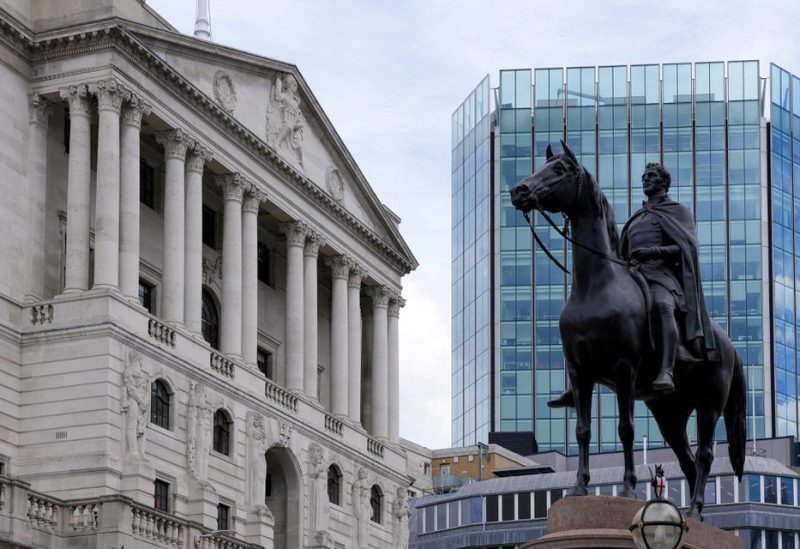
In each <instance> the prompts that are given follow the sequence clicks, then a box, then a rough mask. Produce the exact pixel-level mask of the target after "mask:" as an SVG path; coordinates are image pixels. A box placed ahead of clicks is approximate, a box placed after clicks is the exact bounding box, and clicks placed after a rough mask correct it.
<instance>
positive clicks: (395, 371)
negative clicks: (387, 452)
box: [388, 295, 406, 443]
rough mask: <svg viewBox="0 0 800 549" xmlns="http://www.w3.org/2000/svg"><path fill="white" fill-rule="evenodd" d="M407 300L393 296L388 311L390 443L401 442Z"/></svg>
mask: <svg viewBox="0 0 800 549" xmlns="http://www.w3.org/2000/svg"><path fill="white" fill-rule="evenodd" d="M405 304H406V300H405V299H403V298H402V297H400V296H399V295H395V296H392V299H391V300H390V301H389V310H388V330H389V333H388V347H389V361H388V362H389V441H390V442H394V443H398V442H400V339H399V329H398V328H399V327H398V323H399V319H400V308H401V307H404V306H405Z"/></svg>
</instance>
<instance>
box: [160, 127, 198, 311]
mask: <svg viewBox="0 0 800 549" xmlns="http://www.w3.org/2000/svg"><path fill="white" fill-rule="evenodd" d="M156 140H157V141H158V142H159V143H160V144H161V145H163V146H164V156H165V157H166V177H165V184H164V248H163V254H164V262H163V270H162V272H163V274H162V288H163V296H162V299H161V308H162V314H161V318H162V319H164V321H166V322H171V323H174V324H180V323H183V298H184V294H183V282H184V278H185V269H186V263H185V257H184V251H185V250H184V244H185V241H186V240H185V234H184V230H185V228H186V226H185V217H184V214H185V204H184V199H185V195H184V193H185V190H184V186H185V177H186V175H185V173H184V168H185V161H186V151H187V150H188V148H189V147H190V146H192V145H193V142H192V141H191V140H190V139H189V137H188V136H187V135H186V133H184V132H183V131H182V130H168V131H166V132H162V133H159V134H158V135H157V136H156Z"/></svg>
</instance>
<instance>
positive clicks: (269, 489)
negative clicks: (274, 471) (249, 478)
mask: <svg viewBox="0 0 800 549" xmlns="http://www.w3.org/2000/svg"><path fill="white" fill-rule="evenodd" d="M264 484H265V485H266V486H265V487H264V496H265V497H268V498H271V497H272V475H271V474H269V473H267V479H266V480H265V481H264Z"/></svg>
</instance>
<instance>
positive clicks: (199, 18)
mask: <svg viewBox="0 0 800 549" xmlns="http://www.w3.org/2000/svg"><path fill="white" fill-rule="evenodd" d="M210 4H211V0H197V13H196V17H195V23H194V37H195V38H199V39H200V40H209V41H210V40H211V6H210Z"/></svg>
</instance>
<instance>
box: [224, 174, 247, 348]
mask: <svg viewBox="0 0 800 549" xmlns="http://www.w3.org/2000/svg"><path fill="white" fill-rule="evenodd" d="M220 184H221V186H222V192H223V194H224V196H225V210H224V213H223V215H224V218H223V223H222V322H221V326H220V327H221V331H222V333H221V334H220V350H221V351H222V352H223V353H225V354H229V355H235V356H241V355H242V197H243V196H244V188H245V184H246V183H245V180H244V178H243V177H242V176H241V175H239V174H236V173H235V174H228V175H223V176H222V177H221V178H220Z"/></svg>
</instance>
